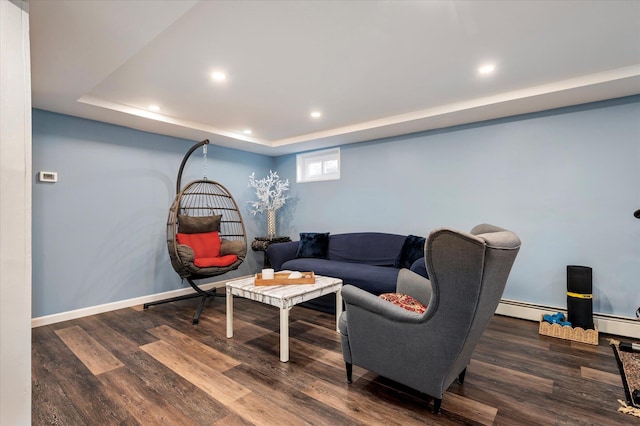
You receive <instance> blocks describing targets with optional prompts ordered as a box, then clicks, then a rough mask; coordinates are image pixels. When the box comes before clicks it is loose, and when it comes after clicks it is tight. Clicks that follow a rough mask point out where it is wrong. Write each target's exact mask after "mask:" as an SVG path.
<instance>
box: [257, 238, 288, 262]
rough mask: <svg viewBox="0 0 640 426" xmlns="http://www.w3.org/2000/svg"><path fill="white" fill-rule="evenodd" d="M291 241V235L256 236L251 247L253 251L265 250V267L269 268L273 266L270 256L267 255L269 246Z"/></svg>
mask: <svg viewBox="0 0 640 426" xmlns="http://www.w3.org/2000/svg"><path fill="white" fill-rule="evenodd" d="M289 241H291V238H289V237H277V236H276V237H256V238H255V239H254V240H253V242H252V243H251V249H252V250H253V251H263V252H264V266H265V268H269V267H271V262H270V261H269V256H267V249H268V248H269V246H270V245H271V244H276V243H288V242H289Z"/></svg>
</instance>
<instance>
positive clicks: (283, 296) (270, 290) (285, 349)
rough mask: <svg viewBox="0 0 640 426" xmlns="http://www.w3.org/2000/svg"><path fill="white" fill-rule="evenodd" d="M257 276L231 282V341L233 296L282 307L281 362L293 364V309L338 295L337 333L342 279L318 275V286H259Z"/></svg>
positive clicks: (228, 319)
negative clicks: (305, 303)
mask: <svg viewBox="0 0 640 426" xmlns="http://www.w3.org/2000/svg"><path fill="white" fill-rule="evenodd" d="M253 279H254V276H253V275H252V276H250V277H245V278H240V279H236V280H233V281H229V282H227V338H231V337H233V296H240V297H244V298H246V299H250V300H254V301H256V302H260V303H266V304H267V305H271V306H275V307H278V308H280V361H282V362H287V361H289V310H290V309H291V308H292V307H293V306H295V305H297V304H298V303H302V302H307V301H309V300H311V299H315V298H316V297H320V296H324V295H325V294H330V293H335V294H336V331H339V330H338V322H339V321H340V314H341V313H342V295H341V293H340V289H342V280H341V279H339V278H332V277H324V276H320V275H316V282H315V284H298V285H275V286H255V285H253Z"/></svg>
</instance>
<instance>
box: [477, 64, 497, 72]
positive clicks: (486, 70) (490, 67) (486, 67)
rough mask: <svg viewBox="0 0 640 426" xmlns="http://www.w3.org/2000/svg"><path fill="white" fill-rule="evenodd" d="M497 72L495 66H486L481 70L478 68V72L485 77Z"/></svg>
mask: <svg viewBox="0 0 640 426" xmlns="http://www.w3.org/2000/svg"><path fill="white" fill-rule="evenodd" d="M495 70H496V66H495V65H494V64H484V65H482V66H481V67H480V68H478V72H479V73H480V74H483V75H487V74H491V73H492V72H494V71H495Z"/></svg>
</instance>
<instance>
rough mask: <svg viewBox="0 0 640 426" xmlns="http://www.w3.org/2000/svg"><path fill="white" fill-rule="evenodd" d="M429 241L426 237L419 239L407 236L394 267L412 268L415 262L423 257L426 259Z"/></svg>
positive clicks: (414, 236)
mask: <svg viewBox="0 0 640 426" xmlns="http://www.w3.org/2000/svg"><path fill="white" fill-rule="evenodd" d="M426 241H427V239H426V238H425V237H418V236H416V235H407V238H405V240H404V243H403V244H402V249H401V250H400V254H398V257H397V258H396V261H395V262H394V264H393V266H395V267H396V268H407V269H409V268H411V265H412V264H413V262H415V261H416V260H417V259H420V258H421V257H424V245H425V243H426Z"/></svg>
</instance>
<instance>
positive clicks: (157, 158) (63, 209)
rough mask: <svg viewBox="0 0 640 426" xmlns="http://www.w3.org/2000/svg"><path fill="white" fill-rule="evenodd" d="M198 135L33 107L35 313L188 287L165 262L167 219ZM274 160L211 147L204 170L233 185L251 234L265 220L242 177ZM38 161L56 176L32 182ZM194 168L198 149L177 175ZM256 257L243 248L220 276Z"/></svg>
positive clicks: (191, 173) (188, 175)
mask: <svg viewBox="0 0 640 426" xmlns="http://www.w3.org/2000/svg"><path fill="white" fill-rule="evenodd" d="M196 142H198V141H187V140H183V139H176V138H172V137H166V136H160V135H155V134H151V133H145V132H141V131H137V130H132V129H128V128H124V127H119V126H113V125H109V124H104V123H100V122H95V121H90V120H85V119H80V118H75V117H70V116H65V115H59V114H54V113H50V112H46V111H42V110H34V111H33V171H34V186H33V303H32V304H33V317H40V316H44V315H49V314H55V313H60V312H66V311H70V310H75V309H80V308H85V307H91V306H95V305H100V304H104V303H109V302H115V301H120V300H126V299H130V298H134V297H139V296H145V295H150V294H155V293H160V292H164V291H168V290H174V289H177V288H181V287H188V284H186V283H184V284H183V283H181V281H180V278H179V277H178V275H177V274H176V273H175V272H174V271H173V269H172V268H171V266H170V263H169V256H168V254H167V247H166V236H165V229H166V228H165V226H166V225H165V224H166V219H167V213H168V208H169V205H170V203H171V201H172V200H173V198H174V196H175V186H176V182H175V180H176V177H177V173H178V168H179V166H180V162H181V161H182V158H183V156H184V155H185V153H186V152H187V151H188V149H189V148H190V147H191V146H193V145H194V144H195V143H196ZM272 167H273V159H272V158H271V157H268V156H263V155H257V154H251V153H247V152H242V151H238V150H233V149H227V148H221V147H216V146H210V147H209V152H208V167H207V169H208V177H209V178H210V179H212V180H215V181H218V182H220V183H221V184H223V185H224V186H225V187H226V188H227V189H228V190H229V191H230V192H231V194H233V196H234V198H235V200H236V202H237V203H238V205H239V206H240V207H241V209H242V214H243V218H244V221H245V226H246V228H247V234H248V238H249V240H248V241H249V243H250V242H251V241H252V240H253V237H255V236H256V235H263V234H264V230H265V229H266V225H265V223H264V222H265V219H264V215H260V216H255V217H254V216H252V215H250V214H249V205H248V203H247V201H248V200H250V199H253V193H252V192H251V189H250V188H248V177H249V175H250V174H251V173H252V172H254V171H255V172H256V175H257V176H263V175H266V174H267V173H268V171H269V169H271V168H272ZM40 170H45V171H54V172H58V179H59V181H58V183H55V184H51V183H46V184H45V183H40V182H38V181H37V179H36V176H35V174H37V172H38V171H40ZM201 177H202V156H201V151H197V152H196V153H194V154H193V155H192V156H191V157H190V159H189V162H188V163H187V168H186V170H185V173H184V175H183V181H182V184H183V186H184V185H185V184H186V183H187V182H189V181H191V180H193V179H199V178H201ZM261 266H262V253H255V252H253V251H251V250H249V251H248V258H247V260H246V261H245V262H244V264H243V265H242V266H241V268H240V269H239V270H238V271H235V272H234V273H232V274H229V275H226V276H225V278H228V277H231V276H237V275H245V274H249V273H253V272H254V271H255V270H257V269H258V268H259V267H261ZM211 281H215V280H211Z"/></svg>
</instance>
